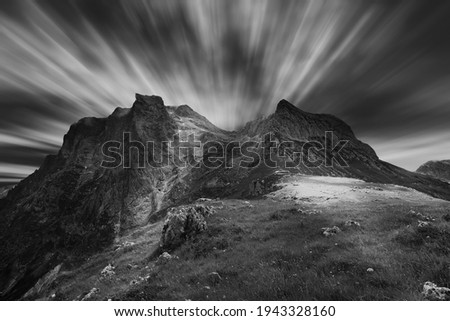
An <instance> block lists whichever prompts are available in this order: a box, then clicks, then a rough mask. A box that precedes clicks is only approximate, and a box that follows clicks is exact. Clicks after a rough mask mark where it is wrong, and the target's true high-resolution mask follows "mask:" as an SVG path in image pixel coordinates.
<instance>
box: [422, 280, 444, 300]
mask: <svg viewBox="0 0 450 321" xmlns="http://www.w3.org/2000/svg"><path fill="white" fill-rule="evenodd" d="M422 295H423V297H424V298H425V299H426V300H429V301H450V289H449V288H445V287H440V286H437V285H436V284H434V283H433V282H425V284H424V285H423V291H422Z"/></svg>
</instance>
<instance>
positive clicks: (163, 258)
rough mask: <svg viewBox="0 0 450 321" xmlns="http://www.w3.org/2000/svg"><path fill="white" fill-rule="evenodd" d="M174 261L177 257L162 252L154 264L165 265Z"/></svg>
mask: <svg viewBox="0 0 450 321" xmlns="http://www.w3.org/2000/svg"><path fill="white" fill-rule="evenodd" d="M174 259H178V256H176V255H170V254H169V253H168V252H164V253H163V254H161V255H160V256H159V257H158V259H157V260H156V264H157V265H162V264H166V263H167V262H169V261H172V260H174Z"/></svg>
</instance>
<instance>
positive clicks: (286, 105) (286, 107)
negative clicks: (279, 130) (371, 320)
mask: <svg viewBox="0 0 450 321" xmlns="http://www.w3.org/2000/svg"><path fill="white" fill-rule="evenodd" d="M292 111H293V112H304V111H303V110H301V109H300V108H297V107H295V106H294V105H293V104H291V103H290V102H288V101H287V100H285V99H282V100H280V101H279V102H278V104H277V109H276V110H275V114H279V113H283V112H292Z"/></svg>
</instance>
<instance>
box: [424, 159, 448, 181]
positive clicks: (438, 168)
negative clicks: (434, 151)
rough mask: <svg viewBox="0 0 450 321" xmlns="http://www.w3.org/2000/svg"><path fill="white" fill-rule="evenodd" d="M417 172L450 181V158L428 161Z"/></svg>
mask: <svg viewBox="0 0 450 321" xmlns="http://www.w3.org/2000/svg"><path fill="white" fill-rule="evenodd" d="M416 172H417V173H421V174H425V175H429V176H432V177H435V178H438V179H440V180H443V181H447V182H450V160H441V161H429V162H426V163H425V164H423V165H421V166H420V167H419V168H418V169H417V170H416Z"/></svg>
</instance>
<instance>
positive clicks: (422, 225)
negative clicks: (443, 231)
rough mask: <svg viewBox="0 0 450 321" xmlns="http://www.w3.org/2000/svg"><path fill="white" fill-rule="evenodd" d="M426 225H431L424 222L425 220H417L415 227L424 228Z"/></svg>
mask: <svg viewBox="0 0 450 321" xmlns="http://www.w3.org/2000/svg"><path fill="white" fill-rule="evenodd" d="M427 226H431V223H430V222H426V221H420V220H419V221H418V224H417V227H418V228H424V227H427Z"/></svg>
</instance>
